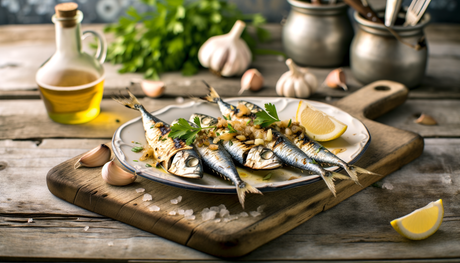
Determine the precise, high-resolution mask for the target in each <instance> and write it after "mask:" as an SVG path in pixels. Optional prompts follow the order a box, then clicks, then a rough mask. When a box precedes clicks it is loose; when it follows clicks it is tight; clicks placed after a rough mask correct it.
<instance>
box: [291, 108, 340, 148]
mask: <svg viewBox="0 0 460 263" xmlns="http://www.w3.org/2000/svg"><path fill="white" fill-rule="evenodd" d="M295 119H296V121H298V122H299V123H300V125H302V126H303V127H305V131H306V133H307V134H308V136H310V137H311V138H312V139H314V140H316V141H320V142H325V141H330V140H334V139H337V138H339V137H340V136H341V135H342V134H343V133H344V132H345V131H346V130H347V125H345V124H344V123H342V122H340V121H338V120H337V119H335V118H334V117H332V116H329V115H327V114H326V113H324V112H322V111H320V110H318V109H316V108H314V107H313V106H311V105H310V104H308V103H306V102H305V101H300V102H299V106H298V107H297V113H296V116H295Z"/></svg>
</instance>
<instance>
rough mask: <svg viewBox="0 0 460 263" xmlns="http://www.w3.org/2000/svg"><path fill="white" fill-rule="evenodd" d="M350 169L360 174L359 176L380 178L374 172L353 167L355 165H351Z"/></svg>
mask: <svg viewBox="0 0 460 263" xmlns="http://www.w3.org/2000/svg"><path fill="white" fill-rule="evenodd" d="M351 169H352V170H356V172H358V173H360V174H371V175H378V176H382V175H381V174H378V173H374V172H371V171H368V170H366V169H364V168H361V167H358V166H355V165H351Z"/></svg>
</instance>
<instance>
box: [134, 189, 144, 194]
mask: <svg viewBox="0 0 460 263" xmlns="http://www.w3.org/2000/svg"><path fill="white" fill-rule="evenodd" d="M136 192H137V193H143V192H145V189H144V188H137V189H136Z"/></svg>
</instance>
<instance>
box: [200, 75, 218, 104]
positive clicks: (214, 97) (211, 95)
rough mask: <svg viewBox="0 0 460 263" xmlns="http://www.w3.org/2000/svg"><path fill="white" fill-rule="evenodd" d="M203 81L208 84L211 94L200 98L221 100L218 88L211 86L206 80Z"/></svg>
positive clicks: (211, 100) (214, 100) (213, 100)
mask: <svg viewBox="0 0 460 263" xmlns="http://www.w3.org/2000/svg"><path fill="white" fill-rule="evenodd" d="M203 83H204V84H205V85H206V87H208V90H209V94H208V95H206V96H204V97H200V99H202V100H206V101H209V102H213V103H217V102H218V101H219V100H220V96H219V94H217V92H216V90H215V89H214V88H213V87H211V86H209V84H208V83H206V82H205V81H204V80H203Z"/></svg>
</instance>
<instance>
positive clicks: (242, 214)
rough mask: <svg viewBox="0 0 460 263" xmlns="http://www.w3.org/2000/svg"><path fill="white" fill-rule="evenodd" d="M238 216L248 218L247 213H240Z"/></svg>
mask: <svg viewBox="0 0 460 263" xmlns="http://www.w3.org/2000/svg"><path fill="white" fill-rule="evenodd" d="M240 216H241V217H248V216H249V214H248V213H246V212H241V213H240Z"/></svg>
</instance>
